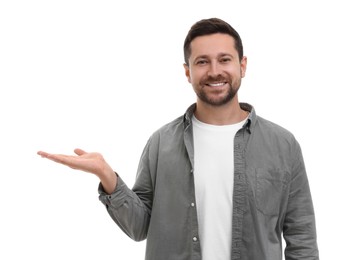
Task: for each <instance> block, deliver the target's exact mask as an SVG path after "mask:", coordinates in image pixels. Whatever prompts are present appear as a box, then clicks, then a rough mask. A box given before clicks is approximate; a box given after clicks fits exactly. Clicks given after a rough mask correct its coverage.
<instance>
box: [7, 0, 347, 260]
mask: <svg viewBox="0 0 351 260" xmlns="http://www.w3.org/2000/svg"><path fill="white" fill-rule="evenodd" d="M347 2H348V1H346V0H345V1H341V0H333V1H331V0H330V1H317V0H316V1H304V0H299V1H278V0H276V1H267V0H266V1H259V0H257V1H233V0H231V1H224V0H216V1H213V0H211V1H204V0H202V1H190V0H188V1H184V2H182V1H172V2H170V3H168V1H161V0H160V1H152V0H149V1H143V0H135V1H87V0H85V1H83V0H82V1H78V0H69V1H68V0H61V1H44V0H43V1H38V0H33V1H16V0H11V1H10V0H8V1H6V0H3V1H1V2H0V120H1V127H0V160H1V161H0V166H1V172H0V209H1V213H0V240H1V243H0V259H38V260H39V259H98V258H99V259H143V257H144V249H145V242H138V243H137V242H134V241H132V240H131V239H129V238H128V237H127V236H126V235H124V233H123V232H122V231H121V230H120V229H119V228H118V227H117V226H116V225H115V224H114V223H113V221H112V220H111V219H110V217H109V216H108V214H107V213H106V210H105V208H104V206H103V205H102V204H101V203H100V202H99V200H98V194H97V185H98V179H97V178H96V177H95V176H93V175H90V174H87V173H83V172H79V171H74V170H72V169H69V168H66V167H64V166H62V165H58V164H55V163H53V162H51V161H48V160H44V159H41V158H40V157H39V156H37V155H36V152H37V151H38V150H44V151H48V152H53V153H66V154H71V153H73V149H74V148H76V147H80V148H83V149H85V150H87V151H98V152H101V153H102V154H103V155H104V156H105V158H106V160H107V161H108V162H109V163H110V164H111V165H112V166H113V168H114V169H115V170H116V171H118V172H119V173H120V174H121V175H122V176H123V178H124V180H125V181H126V182H127V184H128V185H129V186H132V185H133V183H134V178H135V173H136V168H137V165H138V161H139V157H140V154H141V151H142V149H143V147H144V145H145V143H146V140H147V138H148V137H149V136H150V134H151V133H152V132H153V131H154V130H156V129H157V128H159V127H160V126H162V125H163V124H165V123H167V122H169V121H171V120H173V119H174V118H175V117H178V116H180V115H181V114H183V113H184V111H185V110H186V108H187V107H188V105H190V104H191V103H192V102H194V101H195V96H194V94H193V91H192V88H191V86H190V84H188V82H187V81H186V78H185V75H184V71H183V67H182V64H183V49H182V46H183V41H184V38H185V35H186V33H187V32H188V30H189V28H190V26H191V25H192V24H193V23H194V22H196V21H197V20H199V19H202V18H209V17H219V18H222V19H224V20H226V21H228V22H229V23H231V24H232V25H233V27H234V28H236V29H237V30H238V31H239V33H240V34H241V37H242V39H243V43H244V51H245V55H246V56H248V70H247V75H246V78H245V79H244V80H243V84H242V87H241V90H240V93H239V99H240V100H241V101H245V102H249V103H251V104H252V105H254V106H255V108H256V111H257V113H258V114H259V115H261V116H263V117H265V118H267V119H269V120H271V121H274V122H276V123H278V124H280V125H282V126H283V127H285V128H287V129H289V130H290V131H291V132H293V133H294V134H295V136H296V138H297V139H298V141H299V142H300V144H301V147H302V150H303V153H304V157H305V163H306V167H307V170H308V176H309V180H310V186H311V191H312V196H313V199H314V204H315V211H316V218H317V228H318V230H317V231H318V243H319V248H320V255H321V259H347V258H348V257H349V244H350V238H349V234H350V232H351V229H350V213H349V212H350V211H349V210H348V208H349V205H350V203H349V201H348V200H349V199H350V197H351V196H350V190H351V186H350V180H351V178H350V174H351V172H350V167H349V164H350V163H349V162H350V152H349V149H350V144H351V142H350V131H351V127H350V124H349V120H350V101H349V97H350V95H349V94H348V93H349V91H348V89H349V88H350V87H351V84H350V83H351V81H350V74H349V70H350V61H351V52H350V46H351V40H350V24H351V18H350V16H349V11H348V10H349V8H348V5H347Z"/></svg>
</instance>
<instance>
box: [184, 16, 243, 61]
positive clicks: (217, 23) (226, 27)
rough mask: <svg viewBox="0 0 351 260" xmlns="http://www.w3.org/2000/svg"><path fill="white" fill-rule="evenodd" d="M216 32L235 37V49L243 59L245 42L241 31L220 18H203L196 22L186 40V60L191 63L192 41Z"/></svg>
mask: <svg viewBox="0 0 351 260" xmlns="http://www.w3.org/2000/svg"><path fill="white" fill-rule="evenodd" d="M214 33H224V34H229V35H230V36H232V37H233V38H234V42H235V46H234V47H235V49H236V50H237V51H238V53H239V59H240V60H241V59H242V58H243V55H244V50H243V44H242V41H241V38H240V35H239V33H238V32H237V31H236V30H235V29H234V28H233V27H232V26H231V25H230V24H228V23H227V22H225V21H223V20H221V19H218V18H209V19H203V20H200V21H198V22H196V23H195V24H194V25H193V26H192V27H191V28H190V30H189V32H188V35H187V36H186V38H185V41H184V47H183V49H184V61H185V64H187V65H189V57H190V55H191V48H190V43H191V42H192V41H193V40H194V39H195V38H196V37H198V36H204V35H210V34H214Z"/></svg>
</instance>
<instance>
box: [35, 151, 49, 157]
mask: <svg viewBox="0 0 351 260" xmlns="http://www.w3.org/2000/svg"><path fill="white" fill-rule="evenodd" d="M37 154H38V155H40V156H41V157H43V158H47V157H48V156H49V153H47V152H43V151H38V152H37Z"/></svg>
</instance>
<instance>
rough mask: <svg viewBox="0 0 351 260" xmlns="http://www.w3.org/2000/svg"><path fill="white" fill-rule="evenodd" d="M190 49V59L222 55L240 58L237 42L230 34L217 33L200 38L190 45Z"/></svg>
mask: <svg viewBox="0 0 351 260" xmlns="http://www.w3.org/2000/svg"><path fill="white" fill-rule="evenodd" d="M190 48H191V55H190V58H193V59H194V58H196V57H198V56H217V55H218V54H220V53H228V54H231V55H233V56H238V52H237V50H236V49H235V40H234V38H233V37H232V36H230V35H229V34H223V33H215V34H210V35H204V36H198V37H196V38H195V39H194V40H193V41H192V42H191V43H190Z"/></svg>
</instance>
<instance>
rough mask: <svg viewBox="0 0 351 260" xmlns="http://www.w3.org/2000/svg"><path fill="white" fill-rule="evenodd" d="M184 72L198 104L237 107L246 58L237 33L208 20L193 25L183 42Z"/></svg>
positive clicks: (225, 25)
mask: <svg viewBox="0 0 351 260" xmlns="http://www.w3.org/2000/svg"><path fill="white" fill-rule="evenodd" d="M184 58H185V63H184V69H185V75H186V77H187V78H188V82H189V83H191V85H192V86H193V89H194V91H195V93H196V95H197V97H198V99H197V102H198V104H203V105H205V104H206V105H210V106H216V107H219V106H223V105H227V104H228V103H233V102H234V103H236V104H237V105H238V99H237V95H236V94H237V92H238V90H239V88H240V85H241V79H242V78H243V77H245V72H246V64H247V59H246V57H245V56H243V47H242V43H241V39H240V36H239V34H238V33H237V32H236V31H235V30H234V29H233V28H232V27H231V26H230V25H229V24H228V23H226V22H224V21H222V20H220V19H217V18H211V19H206V20H201V21H199V22H197V23H195V24H194V25H193V26H192V27H191V29H190V31H189V33H188V35H187V37H186V39H185V42H184Z"/></svg>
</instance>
